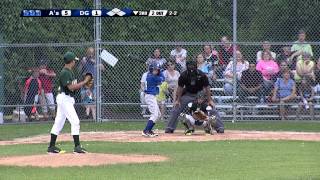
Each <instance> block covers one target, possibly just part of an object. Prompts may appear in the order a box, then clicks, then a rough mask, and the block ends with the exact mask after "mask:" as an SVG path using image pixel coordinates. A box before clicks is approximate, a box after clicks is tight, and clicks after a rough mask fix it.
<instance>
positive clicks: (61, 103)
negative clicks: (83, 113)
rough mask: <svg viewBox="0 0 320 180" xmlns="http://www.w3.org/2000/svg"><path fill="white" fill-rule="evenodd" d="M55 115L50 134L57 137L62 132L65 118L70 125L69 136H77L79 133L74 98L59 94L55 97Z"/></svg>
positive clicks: (78, 121)
mask: <svg viewBox="0 0 320 180" xmlns="http://www.w3.org/2000/svg"><path fill="white" fill-rule="evenodd" d="M56 101H57V115H56V118H55V120H54V125H53V127H52V129H51V133H52V134H55V135H59V133H60V131H61V130H62V128H63V126H64V123H65V121H66V118H67V119H68V120H69V122H70V124H71V135H79V133H80V120H79V117H78V115H77V112H76V110H75V109H74V106H73V105H74V103H75V101H74V98H73V97H71V96H68V95H66V94H64V93H61V94H59V95H58V96H57V99H56Z"/></svg>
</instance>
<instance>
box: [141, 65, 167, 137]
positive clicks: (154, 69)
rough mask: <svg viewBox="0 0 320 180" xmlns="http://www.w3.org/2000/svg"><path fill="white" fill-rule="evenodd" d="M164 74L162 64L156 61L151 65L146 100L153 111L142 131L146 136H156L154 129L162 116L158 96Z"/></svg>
mask: <svg viewBox="0 0 320 180" xmlns="http://www.w3.org/2000/svg"><path fill="white" fill-rule="evenodd" d="M164 79H165V78H164V76H163V74H162V73H161V72H160V66H159V65H157V64H156V63H153V64H151V65H149V72H148V74H147V79H146V81H147V88H146V90H145V91H144V92H145V96H144V98H145V102H146V104H147V105H148V109H149V111H150V113H151V117H150V119H149V120H148V122H147V125H146V127H145V129H144V130H143V132H142V136H145V137H156V136H158V134H155V133H154V132H153V130H152V128H153V126H154V125H155V123H156V122H157V120H158V119H159V118H160V117H161V112H160V109H159V106H158V102H157V99H156V96H157V95H158V94H159V86H160V85H161V83H162V82H163V81H164Z"/></svg>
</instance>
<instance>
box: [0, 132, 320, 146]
mask: <svg viewBox="0 0 320 180" xmlns="http://www.w3.org/2000/svg"><path fill="white" fill-rule="evenodd" d="M219 140H301V141H320V133H314V132H271V131H231V130H230V131H228V130H227V131H226V132H225V133H224V134H215V135H205V134H204V133H202V132H201V131H198V133H196V134H194V135H192V136H185V135H184V134H183V132H182V131H177V132H176V133H174V134H164V132H163V131H160V132H159V137H156V138H145V137H142V136H141V132H140V131H116V132H83V133H81V141H109V142H164V141H219ZM48 141H49V135H39V136H33V137H27V138H18V139H14V140H11V141H0V145H12V144H38V143H48ZM58 141H73V140H72V136H70V134H61V135H59V137H58Z"/></svg>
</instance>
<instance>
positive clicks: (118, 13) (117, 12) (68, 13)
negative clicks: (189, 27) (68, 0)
mask: <svg viewBox="0 0 320 180" xmlns="http://www.w3.org/2000/svg"><path fill="white" fill-rule="evenodd" d="M177 15H178V11H171V10H146V11H136V10H133V9H130V8H122V9H118V8H113V9H24V10H22V11H21V14H20V16H21V17H130V16H177Z"/></svg>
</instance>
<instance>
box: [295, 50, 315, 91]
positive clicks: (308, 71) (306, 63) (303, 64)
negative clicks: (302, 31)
mask: <svg viewBox="0 0 320 180" xmlns="http://www.w3.org/2000/svg"><path fill="white" fill-rule="evenodd" d="M314 67H315V64H314V62H313V61H312V60H311V55H310V54H309V53H303V55H302V57H298V61H297V66H296V68H297V69H296V73H295V75H294V80H295V81H296V84H297V87H298V88H299V87H300V84H301V80H302V79H303V78H311V79H312V80H313V81H314V80H315V75H314Z"/></svg>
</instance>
